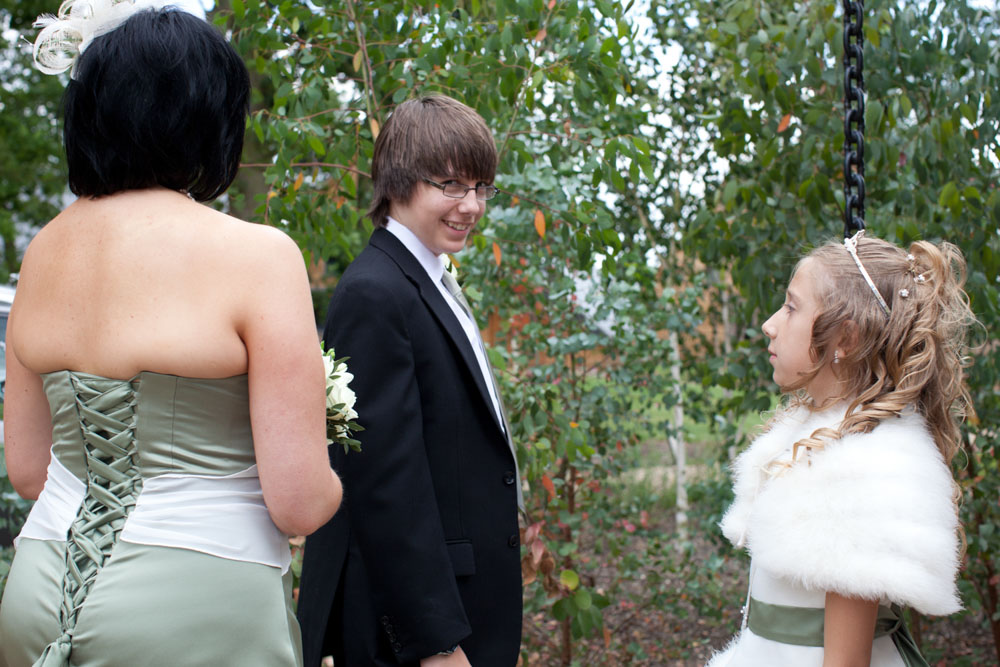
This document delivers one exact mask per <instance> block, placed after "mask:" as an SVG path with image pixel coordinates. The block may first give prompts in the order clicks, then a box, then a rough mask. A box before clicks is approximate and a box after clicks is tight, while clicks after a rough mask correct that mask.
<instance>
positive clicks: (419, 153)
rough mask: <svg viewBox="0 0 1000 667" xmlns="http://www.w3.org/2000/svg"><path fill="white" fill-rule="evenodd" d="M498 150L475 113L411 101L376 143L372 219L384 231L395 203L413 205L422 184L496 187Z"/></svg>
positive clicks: (454, 104) (440, 98) (446, 103)
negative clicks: (466, 182)
mask: <svg viewBox="0 0 1000 667" xmlns="http://www.w3.org/2000/svg"><path fill="white" fill-rule="evenodd" d="M496 168H497V148H496V144H495V143H494V141H493V135H492V134H491V133H490V131H489V129H488V128H487V127H486V122H485V121H484V120H483V118H482V117H481V116H480V115H479V114H478V113H476V112H475V111H474V110H473V109H471V108H469V107H467V106H466V105H464V104H462V103H461V102H459V101H458V100H454V99H452V98H450V97H446V96H444V95H430V96H427V97H421V98H418V99H413V100H407V101H406V102H403V103H402V104H400V105H399V106H398V107H396V109H395V110H394V111H393V112H392V115H391V116H389V120H387V121H386V123H385V126H384V127H383V128H382V131H381V132H380V133H379V135H378V139H376V140H375V152H374V155H372V180H373V181H374V184H375V192H374V195H373V197H372V204H371V207H369V209H368V217H370V218H371V220H372V222H373V223H375V226H376V227H384V226H385V224H386V222H387V219H386V218H387V216H388V215H389V207H390V205H391V203H392V202H393V201H398V202H407V201H409V200H410V196H411V195H412V194H413V189H414V188H415V187H416V186H417V184H418V183H420V181H421V179H422V178H432V179H433V178H435V177H437V178H444V177H447V176H451V177H463V178H469V179H475V180H476V181H478V182H481V183H492V182H493V179H494V177H495V176H496Z"/></svg>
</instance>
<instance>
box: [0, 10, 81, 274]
mask: <svg viewBox="0 0 1000 667" xmlns="http://www.w3.org/2000/svg"><path fill="white" fill-rule="evenodd" d="M55 9H56V8H55V7H53V6H52V3H51V2H42V1H40V0H28V1H21V0H18V1H17V2H10V1H8V2H0V60H2V61H3V62H4V66H3V67H0V90H2V91H3V93H2V94H0V240H2V243H3V252H2V255H0V283H6V282H8V276H9V274H10V273H12V272H17V271H18V270H19V269H20V266H21V257H20V254H21V252H23V250H24V248H23V247H20V248H19V247H17V242H18V241H20V242H21V243H26V241H27V236H28V235H29V234H30V233H31V230H32V229H34V228H38V227H41V225H43V224H45V223H46V222H48V221H49V220H50V219H51V218H52V217H53V216H55V214H56V213H57V212H58V208H57V206H56V204H55V202H56V201H57V199H58V197H59V196H60V195H61V194H62V193H63V192H65V191H66V169H65V164H64V159H63V151H62V136H61V134H60V131H59V127H58V124H57V119H56V116H57V108H58V101H59V97H60V95H61V94H62V90H63V85H64V82H63V80H61V79H62V78H63V77H53V76H46V75H43V74H41V73H40V72H38V71H37V70H36V69H35V68H34V67H33V65H32V61H31V45H30V44H29V43H26V42H25V41H24V40H22V39H21V34H24V35H25V36H28V35H32V34H33V31H32V29H31V23H32V22H33V21H34V20H35V18H36V17H37V16H38V15H39V14H41V13H42V12H45V11H49V12H51V11H55Z"/></svg>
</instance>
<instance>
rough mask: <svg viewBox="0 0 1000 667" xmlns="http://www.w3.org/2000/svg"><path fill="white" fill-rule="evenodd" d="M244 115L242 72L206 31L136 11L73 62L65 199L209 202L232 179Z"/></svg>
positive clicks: (188, 21)
mask: <svg viewBox="0 0 1000 667" xmlns="http://www.w3.org/2000/svg"><path fill="white" fill-rule="evenodd" d="M249 105H250V76H249V75H248V74H247V69H246V65H244V64H243V61H242V60H241V59H240V57H239V55H237V53H236V51H235V50H234V49H233V47H232V46H230V45H229V43H228V42H227V41H226V40H225V39H224V38H223V37H222V35H220V34H219V32H218V31H217V30H216V29H215V28H214V27H213V26H211V25H209V24H208V23H206V22H205V21H203V20H201V19H199V18H197V17H195V16H192V15H190V14H187V13H186V12H183V11H178V10H174V9H160V10H154V9H150V10H143V11H141V12H139V13H137V14H136V15H135V16H132V17H130V18H129V19H128V20H127V21H125V23H123V24H122V25H121V26H119V27H118V28H117V29H115V30H112V31H111V32H109V33H107V34H105V35H102V36H100V37H98V38H97V39H95V40H94V41H93V42H91V43H90V44H89V45H88V46H87V48H86V49H85V50H84V51H83V53H82V54H80V56H79V58H78V60H77V63H76V70H75V72H74V76H73V78H72V79H71V80H70V82H69V86H68V87H67V89H66V95H65V98H64V113H65V126H64V140H65V143H66V160H67V163H68V166H69V187H70V190H72V191H73V193H74V194H76V195H77V196H80V197H84V196H89V197H100V196H102V195H109V194H113V193H115V192H120V191H122V190H138V189H144V188H150V187H154V186H161V187H164V188H169V189H171V190H179V191H184V192H187V193H190V195H191V196H192V197H193V198H194V199H196V200H197V201H210V200H212V199H215V198H216V197H218V196H219V195H220V194H222V193H223V192H225V191H226V188H228V187H229V185H230V184H231V183H232V182H233V179H234V178H235V177H236V171H237V170H238V169H239V163H240V155H241V154H242V152H243V135H244V132H245V131H246V119H247V115H248V113H249Z"/></svg>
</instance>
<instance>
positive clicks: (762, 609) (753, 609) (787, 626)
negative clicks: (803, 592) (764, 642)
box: [747, 597, 929, 667]
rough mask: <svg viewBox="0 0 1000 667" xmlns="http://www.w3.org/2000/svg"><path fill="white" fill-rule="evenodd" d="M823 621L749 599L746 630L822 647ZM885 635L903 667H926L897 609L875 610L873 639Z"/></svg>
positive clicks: (801, 610)
mask: <svg viewBox="0 0 1000 667" xmlns="http://www.w3.org/2000/svg"><path fill="white" fill-rule="evenodd" d="M824 617H825V610H823V609H816V608H814V607H790V606H787V605H783V604H770V603H767V602H761V601H760V600H755V599H754V598H753V597H751V598H750V607H749V610H748V612H747V627H749V628H750V631H751V632H753V633H754V634H755V635H757V636H758V637H763V638H764V639H770V640H772V641H776V642H781V643H782V644H794V645H795V646H823V621H824ZM886 635H890V636H891V637H892V641H893V643H894V644H895V645H896V650H897V651H899V655H900V657H901V658H902V659H903V663H904V664H906V667H929V666H928V664H927V661H926V660H924V658H923V656H922V655H920V650H919V649H918V648H917V644H916V642H914V641H913V637H912V636H911V635H910V631H909V630H908V629H907V627H906V623H905V621H904V620H903V610H902V609H901V608H900V607H899V605H895V604H894V605H892V606H891V607H885V606H879V608H878V618H877V620H876V621H875V637H876V638H878V637H884V636H886Z"/></svg>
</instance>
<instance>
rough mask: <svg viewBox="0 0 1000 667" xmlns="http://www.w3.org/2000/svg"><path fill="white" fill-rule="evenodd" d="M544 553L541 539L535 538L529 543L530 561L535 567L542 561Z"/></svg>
mask: <svg viewBox="0 0 1000 667" xmlns="http://www.w3.org/2000/svg"><path fill="white" fill-rule="evenodd" d="M544 555H545V545H544V544H542V541H541V540H535V541H534V542H532V543H531V562H532V564H533V565H534V566H535V567H538V566H539V565H540V564H541V562H542V556H544Z"/></svg>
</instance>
